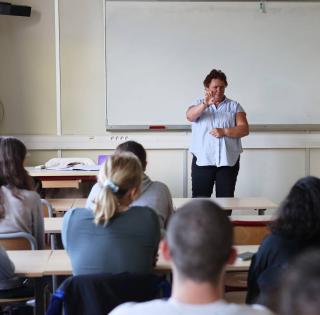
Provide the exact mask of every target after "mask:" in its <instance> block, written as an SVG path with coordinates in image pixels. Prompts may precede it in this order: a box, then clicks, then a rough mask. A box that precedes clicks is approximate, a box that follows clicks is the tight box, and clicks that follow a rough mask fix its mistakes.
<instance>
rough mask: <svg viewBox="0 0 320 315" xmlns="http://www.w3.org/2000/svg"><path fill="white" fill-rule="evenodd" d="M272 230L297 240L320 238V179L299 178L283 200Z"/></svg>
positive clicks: (310, 177) (305, 240)
mask: <svg viewBox="0 0 320 315" xmlns="http://www.w3.org/2000/svg"><path fill="white" fill-rule="evenodd" d="M270 227H271V231H272V232H273V233H275V234H280V235H282V236H284V237H287V238H291V239H295V240H297V241H304V242H309V241H318V240H319V239H320V179H319V178H317V177H313V176H306V177H304V178H301V179H299V180H298V181H297V182H296V183H295V184H294V185H293V187H292V188H291V190H290V192H289V194H288V196H287V197H286V198H285V200H284V201H283V202H282V204H281V206H280V208H279V211H278V218H277V219H276V220H275V221H274V222H273V223H272V224H271V226H270Z"/></svg>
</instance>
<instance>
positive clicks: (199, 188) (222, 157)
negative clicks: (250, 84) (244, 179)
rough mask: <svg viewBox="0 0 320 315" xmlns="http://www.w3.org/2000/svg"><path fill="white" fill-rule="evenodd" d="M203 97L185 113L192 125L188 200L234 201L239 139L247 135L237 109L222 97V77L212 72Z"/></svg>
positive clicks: (243, 118)
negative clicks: (210, 198) (203, 198)
mask: <svg viewBox="0 0 320 315" xmlns="http://www.w3.org/2000/svg"><path fill="white" fill-rule="evenodd" d="M203 84H204V88H205V95H204V97H201V98H199V99H198V100H197V101H195V102H194V104H193V105H192V106H190V107H189V108H188V110H187V113H186V114H187V119H188V120H189V121H190V122H192V138H191V146H190V152H191V153H192V155H193V159H192V168H191V177H192V197H194V198H195V197H210V196H211V195H212V191H213V187H214V185H216V197H234V191H235V186H236V181H237V176H238V172H239V165H240V164H239V163H240V153H241V152H242V146H241V140H240V138H242V137H244V136H247V135H248V134H249V126H248V122H247V118H246V113H245V111H244V109H243V108H242V107H241V105H240V104H239V103H238V102H236V101H233V100H231V99H229V98H227V97H226V96H225V94H224V92H225V88H226V87H227V85H228V82H227V78H226V75H225V74H224V73H223V72H222V71H220V70H216V69H213V70H212V71H211V72H210V73H209V74H208V75H207V76H206V78H205V80H204V82H203Z"/></svg>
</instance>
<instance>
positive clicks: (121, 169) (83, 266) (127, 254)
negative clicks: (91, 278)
mask: <svg viewBox="0 0 320 315" xmlns="http://www.w3.org/2000/svg"><path fill="white" fill-rule="evenodd" d="M142 175H143V173H142V167H141V164H140V162H139V160H138V158H137V157H136V156H135V155H134V154H132V153H128V152H126V153H120V154H115V155H113V156H112V157H110V158H109V159H108V160H107V161H106V162H105V164H104V165H103V166H102V168H101V169H100V172H99V176H98V184H99V185H100V187H101V190H100V191H99V192H98V195H97V197H96V202H95V204H94V207H93V210H91V209H86V208H85V209H73V210H71V211H70V212H68V213H67V214H66V215H65V217H64V224H63V233H62V237H63V242H64V245H65V247H66V249H67V252H68V254H69V256H70V258H71V262H72V267H73V273H74V274H88V273H89V274H90V273H102V272H110V273H121V272H136V273H148V272H150V271H152V269H153V266H154V262H155V257H156V255H157V252H158V244H159V240H160V226H159V220H158V217H157V215H156V213H155V212H154V211H153V210H152V209H150V208H147V207H132V206H130V204H132V202H133V201H134V200H135V199H136V198H137V196H138V195H139V193H140V186H141V182H142Z"/></svg>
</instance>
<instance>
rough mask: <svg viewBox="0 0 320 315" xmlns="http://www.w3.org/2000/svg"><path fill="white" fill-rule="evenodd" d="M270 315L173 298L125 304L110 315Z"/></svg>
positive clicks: (264, 311) (242, 307)
mask: <svg viewBox="0 0 320 315" xmlns="http://www.w3.org/2000/svg"><path fill="white" fill-rule="evenodd" d="M138 314H139V315H145V314H152V315H189V314H190V315H271V314H272V313H271V312H270V311H268V310H267V309H265V308H262V307H259V308H253V307H250V306H247V305H240V304H229V303H226V302H225V301H223V300H221V301H218V302H214V303H209V304H198V305H195V304H183V303H179V302H178V301H176V300H175V299H173V298H170V299H169V300H167V301H166V300H153V301H150V302H145V303H125V304H122V305H120V306H118V307H117V308H115V309H114V310H113V311H112V312H111V313H110V315H138Z"/></svg>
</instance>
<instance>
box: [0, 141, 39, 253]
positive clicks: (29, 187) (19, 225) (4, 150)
mask: <svg viewBox="0 0 320 315" xmlns="http://www.w3.org/2000/svg"><path fill="white" fill-rule="evenodd" d="M26 154H27V149H26V147H25V145H24V144H23V143H22V142H21V141H20V140H18V139H16V138H13V137H0V209H1V210H2V211H3V212H4V218H3V219H2V220H1V222H0V233H13V232H26V233H30V234H32V235H33V236H34V237H35V239H36V241H37V245H38V249H43V248H44V219H43V209H42V206H41V201H40V196H39V195H38V194H37V193H36V192H35V191H34V186H33V181H32V178H31V177H30V176H29V174H28V173H27V171H26V170H25V168H24V161H25V158H26Z"/></svg>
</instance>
